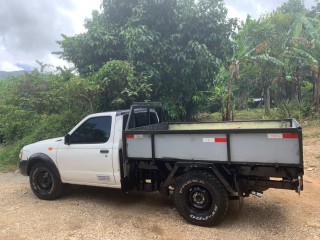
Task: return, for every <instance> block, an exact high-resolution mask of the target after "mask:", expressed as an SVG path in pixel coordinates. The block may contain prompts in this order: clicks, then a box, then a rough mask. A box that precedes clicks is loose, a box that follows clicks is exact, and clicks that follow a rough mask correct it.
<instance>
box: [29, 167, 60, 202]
mask: <svg viewBox="0 0 320 240" xmlns="http://www.w3.org/2000/svg"><path fill="white" fill-rule="evenodd" d="M29 181H30V186H31V189H32V191H33V192H34V194H35V195H36V196H37V197H38V198H40V199H44V200H54V199H57V198H58V197H60V196H61V194H62V192H63V183H62V182H61V180H60V178H59V177H58V176H57V175H56V174H55V172H54V171H53V170H52V168H51V167H50V166H48V165H47V164H44V163H37V164H35V165H34V166H33V167H32V168H31V172H30V177H29Z"/></svg>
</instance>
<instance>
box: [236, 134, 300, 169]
mask: <svg viewBox="0 0 320 240" xmlns="http://www.w3.org/2000/svg"><path fill="white" fill-rule="evenodd" d="M230 149H231V162H234V163H240V162H252V163H275V164H277V163H279V164H299V163H300V150H299V149H300V148H299V139H298V134H279V133H278V134H272V133H271V134H268V133H254V134H246V133H243V134H231V135H230Z"/></svg>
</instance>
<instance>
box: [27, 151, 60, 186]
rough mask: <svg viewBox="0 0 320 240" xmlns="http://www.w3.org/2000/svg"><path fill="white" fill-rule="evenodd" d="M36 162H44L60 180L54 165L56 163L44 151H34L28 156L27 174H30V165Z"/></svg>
mask: <svg viewBox="0 0 320 240" xmlns="http://www.w3.org/2000/svg"><path fill="white" fill-rule="evenodd" d="M37 163H44V164H46V165H48V166H50V167H51V168H52V170H53V171H54V173H55V174H56V176H57V177H58V178H59V179H60V180H61V177H60V173H59V170H58V168H57V166H56V164H55V163H54V162H53V160H52V159H51V158H50V157H49V156H48V155H46V154H44V153H35V154H33V155H31V157H30V158H29V163H28V167H27V175H28V176H29V175H30V172H31V169H32V167H33V166H34V165H35V164H37Z"/></svg>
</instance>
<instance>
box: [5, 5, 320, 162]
mask: <svg viewBox="0 0 320 240" xmlns="http://www.w3.org/2000/svg"><path fill="white" fill-rule="evenodd" d="M227 13H228V12H227V9H226V7H225V4H224V1H222V0H199V1H195V0H188V1H186V0H174V1H172V0H152V1H146V0H130V1H129V0H117V1H113V0H103V1H102V8H101V11H93V13H92V18H91V19H88V20H87V21H86V23H85V27H86V29H87V31H86V32H85V33H82V34H78V35H75V36H65V35H62V36H63V40H61V41H58V44H59V45H60V47H61V51H60V52H56V53H55V54H57V55H58V56H60V57H61V58H62V59H65V60H67V61H69V62H71V63H73V65H74V69H66V68H57V70H56V71H54V72H52V71H50V72H47V71H46V65H45V64H43V63H40V66H39V67H38V69H35V70H33V71H32V72H30V73H26V74H24V75H22V76H17V77H9V78H7V79H6V80H3V81H0V115H1V118H0V144H1V143H2V144H1V146H2V147H1V148H2V150H1V151H0V168H1V166H6V165H8V164H14V163H16V159H17V155H18V152H19V150H20V148H21V146H23V145H25V144H28V143H31V142H34V141H37V140H41V139H45V138H50V137H56V136H62V135H64V134H66V133H67V132H68V131H69V130H70V129H71V127H72V126H73V125H74V124H75V123H76V122H78V121H79V120H80V119H81V118H82V117H83V116H85V115H87V114H89V113H93V112H101V111H110V110H114V109H125V108H128V107H129V106H130V104H131V103H132V102H134V101H160V102H162V103H163V104H164V107H165V110H166V114H167V115H168V116H169V119H170V120H179V121H186V120H188V121H189V120H195V119H196V118H197V116H199V114H202V113H207V114H211V113H214V112H219V115H220V119H221V120H233V118H234V117H237V116H236V115H235V112H236V111H239V110H245V109H248V108H250V107H252V106H253V105H254V100H255V99H260V100H263V109H264V111H263V118H286V117H296V118H299V119H300V118H312V117H319V112H320V2H319V1H316V2H315V4H314V6H313V7H312V8H311V9H306V8H305V7H304V3H303V1H302V0H288V1H287V2H286V3H284V4H283V5H282V6H280V7H279V8H277V9H276V10H275V11H273V12H271V13H267V14H264V15H262V16H260V18H259V19H253V18H252V17H250V16H248V17H247V18H246V20H245V21H242V22H240V21H239V20H237V19H233V18H228V17H227Z"/></svg>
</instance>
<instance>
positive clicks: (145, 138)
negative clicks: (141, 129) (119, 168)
mask: <svg viewBox="0 0 320 240" xmlns="http://www.w3.org/2000/svg"><path fill="white" fill-rule="evenodd" d="M130 136H131V137H130V138H127V156H128V157H129V158H147V159H150V158H152V143H151V134H132V135H130Z"/></svg>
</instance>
